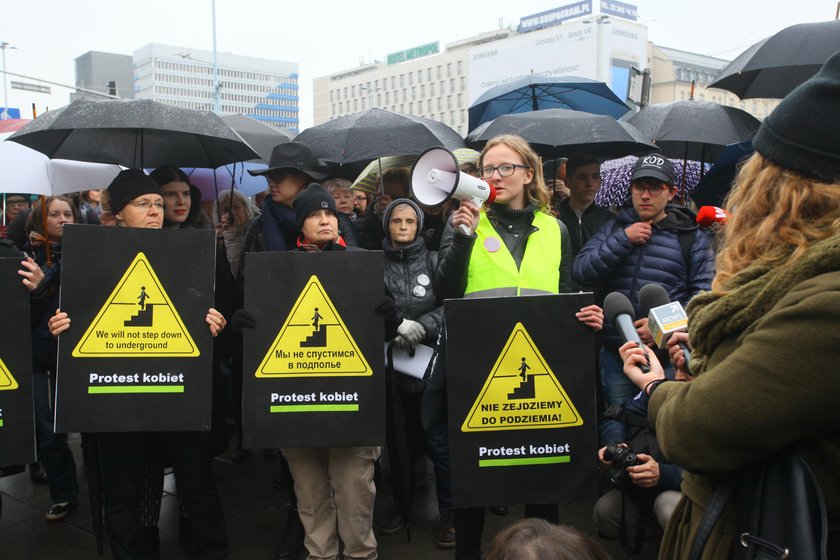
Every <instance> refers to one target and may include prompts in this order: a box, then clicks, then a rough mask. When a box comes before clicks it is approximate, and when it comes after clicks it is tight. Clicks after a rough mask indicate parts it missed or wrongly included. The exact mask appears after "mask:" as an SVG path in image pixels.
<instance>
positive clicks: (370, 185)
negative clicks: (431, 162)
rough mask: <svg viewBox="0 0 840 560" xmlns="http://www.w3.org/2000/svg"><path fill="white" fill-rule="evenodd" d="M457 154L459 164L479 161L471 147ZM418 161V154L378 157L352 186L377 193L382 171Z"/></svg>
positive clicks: (456, 151) (457, 150) (458, 150)
mask: <svg viewBox="0 0 840 560" xmlns="http://www.w3.org/2000/svg"><path fill="white" fill-rule="evenodd" d="M452 153H453V154H455V160H456V161H457V162H458V165H463V164H465V163H477V162H478V156H479V155H480V154H479V153H478V152H477V151H475V150H473V149H470V148H458V149H456V150H453V151H452ZM416 161H417V156H388V157H382V158H377V159H375V160H373V161H372V162H370V163H369V164H367V166H366V167H365V168H364V169H363V170H362V172H361V173H359V176H358V177H356V180H355V181H354V182H353V185H352V188H354V189H359V190H363V191H365V192H368V193H371V194H376V193H377V192H378V190H379V178H380V177H381V175H382V171H384V170H385V169H391V168H392V167H411V166H412V165H414V162H416Z"/></svg>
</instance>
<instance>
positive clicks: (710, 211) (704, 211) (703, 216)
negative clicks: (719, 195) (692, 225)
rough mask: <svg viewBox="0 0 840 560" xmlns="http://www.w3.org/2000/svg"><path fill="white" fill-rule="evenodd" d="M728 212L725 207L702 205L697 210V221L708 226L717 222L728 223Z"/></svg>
mask: <svg viewBox="0 0 840 560" xmlns="http://www.w3.org/2000/svg"><path fill="white" fill-rule="evenodd" d="M727 216H728V214H727V213H726V210H724V209H723V208H718V207H717V206H701V207H700V209H699V210H698V211H697V220H696V221H697V223H698V224H700V225H701V226H703V227H708V226H710V225H712V224H714V223H716V222H720V223H726V218H727Z"/></svg>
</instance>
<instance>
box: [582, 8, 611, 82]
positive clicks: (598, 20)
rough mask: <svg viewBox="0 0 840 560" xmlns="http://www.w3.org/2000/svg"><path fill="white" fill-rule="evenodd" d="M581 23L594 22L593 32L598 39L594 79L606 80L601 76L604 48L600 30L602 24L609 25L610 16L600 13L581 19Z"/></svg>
mask: <svg viewBox="0 0 840 560" xmlns="http://www.w3.org/2000/svg"><path fill="white" fill-rule="evenodd" d="M583 23H594V24H595V32H596V33H597V34H598V37H597V40H598V43H597V51H596V54H595V56H596V57H597V60H596V61H595V79H596V80H598V81H599V82H606V80H604V79H603V78H602V77H601V76H602V75H603V72H602V67H603V64H602V62H603V61H602V60H601V53H602V52H603V50H604V48H603V39H602V35H603V32H602V30H601V26H602V25H609V24H610V23H612V22H611V21H610V16H606V15H603V14H600V15H597V16H595V17H594V18H593V19H585V20H583Z"/></svg>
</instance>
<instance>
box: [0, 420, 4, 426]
mask: <svg viewBox="0 0 840 560" xmlns="http://www.w3.org/2000/svg"><path fill="white" fill-rule="evenodd" d="M2 427H3V421H2V420H0V428H2Z"/></svg>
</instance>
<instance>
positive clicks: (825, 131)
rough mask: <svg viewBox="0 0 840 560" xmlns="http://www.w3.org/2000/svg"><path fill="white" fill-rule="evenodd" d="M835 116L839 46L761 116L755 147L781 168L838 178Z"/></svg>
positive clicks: (839, 142) (839, 100)
mask: <svg viewBox="0 0 840 560" xmlns="http://www.w3.org/2000/svg"><path fill="white" fill-rule="evenodd" d="M838 116H840V52H838V53H837V54H835V55H834V56H832V57H831V58H829V59H828V61H827V62H826V63H825V64H824V65H823V67H822V68H820V71H819V72H817V74H816V75H815V76H814V77H813V78H811V79H810V80H808V81H807V82H805V83H803V84H801V85H800V86H799V87H797V88H796V89H795V90H793V91H792V92H790V93H789V94H788V95H787V96H786V97H785V98H784V99H783V100H782V102H781V103H779V105H778V106H777V107H776V108H775V109H774V110H773V112H772V113H770V115H769V116H768V117H767V118H766V119H764V122H762V123H761V126H760V127H759V129H758V132H757V133H756V135H755V139H754V140H753V147H754V148H755V150H756V151H757V152H758V153H760V154H761V155H762V156H764V157H765V158H767V159H768V160H770V161H772V162H773V163H775V164H777V165H779V166H781V167H784V168H785V169H790V170H791V171H795V172H796V173H799V174H800V175H803V176H805V177H809V178H811V179H816V180H818V181H825V182H828V183H835V182H840V135H838V133H837V126H836V124H837V123H838Z"/></svg>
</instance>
